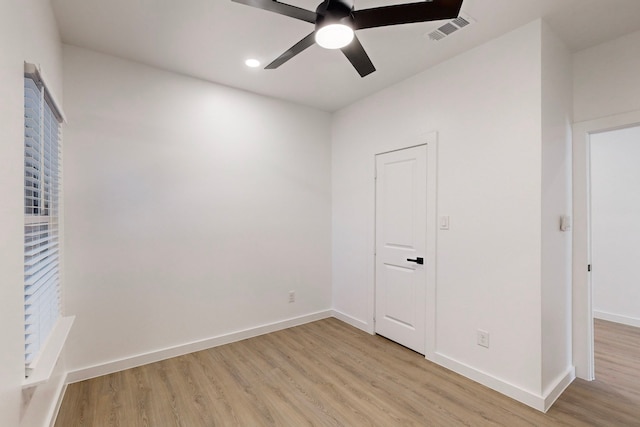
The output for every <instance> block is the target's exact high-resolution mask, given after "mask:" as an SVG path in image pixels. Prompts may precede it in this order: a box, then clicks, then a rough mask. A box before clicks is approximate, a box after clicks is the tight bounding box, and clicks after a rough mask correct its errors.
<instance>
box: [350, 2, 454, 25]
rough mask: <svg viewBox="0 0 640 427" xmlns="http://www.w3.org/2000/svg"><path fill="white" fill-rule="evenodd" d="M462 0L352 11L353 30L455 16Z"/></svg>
mask: <svg viewBox="0 0 640 427" xmlns="http://www.w3.org/2000/svg"><path fill="white" fill-rule="evenodd" d="M461 7H462V0H433V1H421V2H419V3H407V4H397V5H392V6H383V7H374V8H372V9H361V10H355V11H353V21H354V30H362V29H364V28H373V27H384V26H386V25H397V24H410V23H413V22H426V21H437V20H440V19H453V18H457V17H458V14H459V13H460V8H461Z"/></svg>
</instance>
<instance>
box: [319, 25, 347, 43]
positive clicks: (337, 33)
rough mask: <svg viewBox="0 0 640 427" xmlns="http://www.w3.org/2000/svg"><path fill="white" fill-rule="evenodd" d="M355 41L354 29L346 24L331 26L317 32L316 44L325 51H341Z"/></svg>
mask: <svg viewBox="0 0 640 427" xmlns="http://www.w3.org/2000/svg"><path fill="white" fill-rule="evenodd" d="M351 40H353V29H352V28H351V27H349V26H348V25H344V24H330V25H325V26H324V27H322V28H320V29H318V30H317V31H316V43H318V44H319V45H320V46H321V47H323V48H325V49H340V48H341V47H345V46H346V45H348V44H349V43H351Z"/></svg>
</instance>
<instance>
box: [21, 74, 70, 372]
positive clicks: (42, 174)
mask: <svg viewBox="0 0 640 427" xmlns="http://www.w3.org/2000/svg"><path fill="white" fill-rule="evenodd" d="M61 122H62V116H61V114H60V112H59V110H58V109H57V108H56V106H55V103H54V101H53V99H52V97H51V95H50V93H49V91H48V90H47V89H46V87H45V85H44V83H43V81H42V78H41V77H40V73H39V72H38V71H37V69H36V68H35V67H34V66H29V65H28V64H27V65H25V77H24V214H25V218H24V313H25V315H24V318H25V330H24V336H25V350H24V352H25V354H24V357H25V366H26V368H27V371H26V372H27V376H28V374H29V372H30V371H31V370H32V369H33V367H34V366H35V364H36V363H37V360H38V356H39V351H40V349H41V348H42V347H43V346H44V344H45V343H46V341H47V338H48V337H49V335H50V333H51V332H52V330H53V328H54V325H55V324H56V322H57V320H58V318H59V317H60V271H59V270H60V242H59V235H58V233H59V214H60V189H61V188H60V187H61V180H60V176H61V160H62V153H61V145H60V143H61V129H60V123H61Z"/></svg>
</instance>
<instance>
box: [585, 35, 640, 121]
mask: <svg viewBox="0 0 640 427" xmlns="http://www.w3.org/2000/svg"><path fill="white" fill-rule="evenodd" d="M638 70H640V31H638V32H635V33H632V34H629V35H627V36H624V37H620V38H618V39H615V40H613V41H610V42H607V43H603V44H601V45H598V46H594V47H591V48H588V49H585V50H583V51H581V52H578V53H576V54H575V55H574V119H575V121H576V122H581V121H585V120H592V119H597V118H601V117H606V116H611V115H614V114H621V113H626V112H629V111H638V110H640V73H639V72H638Z"/></svg>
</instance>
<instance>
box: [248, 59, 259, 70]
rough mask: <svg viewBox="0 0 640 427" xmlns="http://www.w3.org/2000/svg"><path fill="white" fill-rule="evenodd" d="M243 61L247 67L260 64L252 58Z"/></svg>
mask: <svg viewBox="0 0 640 427" xmlns="http://www.w3.org/2000/svg"><path fill="white" fill-rule="evenodd" d="M244 63H245V65H246V66H247V67H251V68H257V67H259V66H260V61H258V60H257V59H253V58H251V59H247V60H246V61H244Z"/></svg>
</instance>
